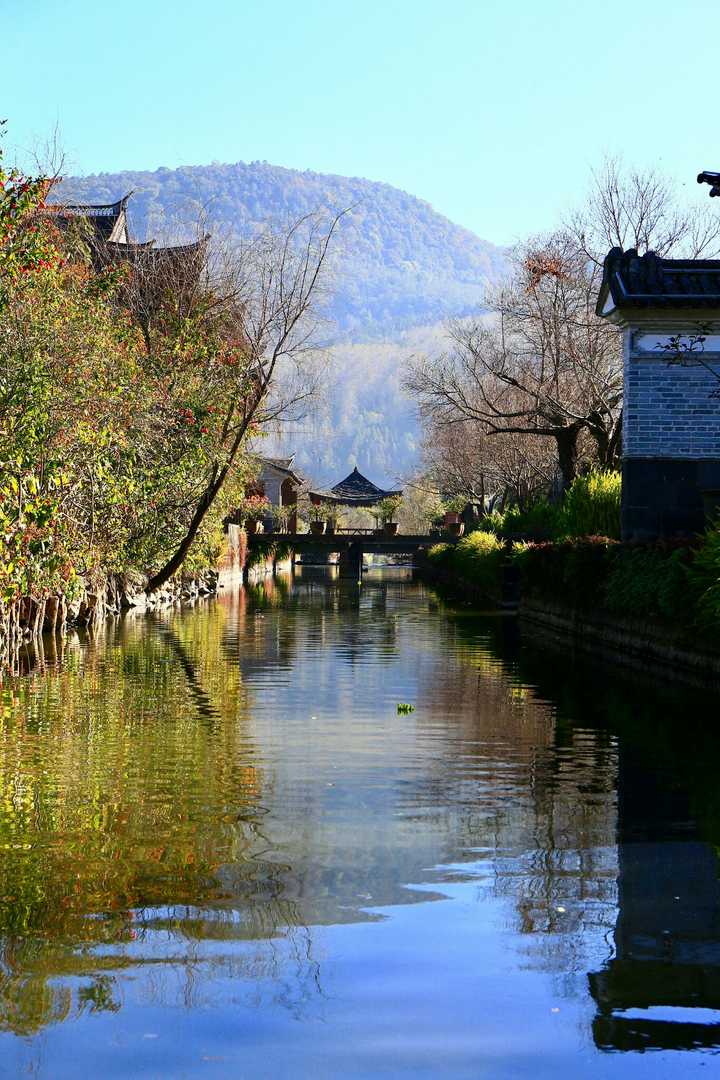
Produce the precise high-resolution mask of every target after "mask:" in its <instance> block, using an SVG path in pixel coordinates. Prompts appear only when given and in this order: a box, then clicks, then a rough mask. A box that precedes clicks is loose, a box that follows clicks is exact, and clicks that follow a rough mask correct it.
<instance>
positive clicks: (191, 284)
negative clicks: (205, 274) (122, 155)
mask: <svg viewBox="0 0 720 1080" xmlns="http://www.w3.org/2000/svg"><path fill="white" fill-rule="evenodd" d="M132 194H133V193H132V192H131V191H129V192H128V193H127V195H123V197H122V198H121V199H118V200H117V202H114V203H55V204H53V203H51V204H48V205H47V206H46V207H45V210H44V211H43V213H44V214H45V215H46V216H48V217H51V218H52V221H53V222H54V223H55V224H56V225H58V226H59V227H60V228H61V229H63V230H67V229H70V228H72V227H73V226H74V225H77V224H79V223H81V224H82V227H83V228H82V239H83V240H85V241H86V242H87V243H88V245H89V247H90V254H91V257H92V260H93V263H94V264H95V266H96V267H97V268H98V269H102V268H103V267H105V266H108V265H111V264H113V263H118V262H125V263H128V264H129V265H130V266H131V267H132V268H133V271H134V273H133V275H132V278H133V287H132V289H131V290H130V295H129V297H128V301H129V303H130V304H131V306H132V307H133V308H134V309H135V312H136V315H137V316H138V318H139V320H140V323H141V325H143V327H144V328H147V324H148V321H149V319H150V318H151V315H152V313H153V312H154V311H156V310H157V308H158V305H159V303H160V299H161V296H162V294H164V293H167V292H168V291H169V292H171V293H172V294H173V296H175V297H176V298H179V300H180V301H182V300H183V298H184V297H189V296H190V295H191V293H192V291H193V290H194V288H195V287H196V285H197V283H198V281H199V279H200V275H201V273H202V270H203V267H204V266H205V263H206V258H207V244H208V241H209V239H210V237H209V236H208V235H204V236H201V237H200V238H199V239H198V240H197V241H195V242H193V243H190V244H177V245H170V246H166V247H157V246H156V242H155V240H146V241H143V242H140V241H137V240H133V239H132V236H131V234H130V226H129V222H128V215H127V206H128V203H129V201H130V198H131V196H132Z"/></svg>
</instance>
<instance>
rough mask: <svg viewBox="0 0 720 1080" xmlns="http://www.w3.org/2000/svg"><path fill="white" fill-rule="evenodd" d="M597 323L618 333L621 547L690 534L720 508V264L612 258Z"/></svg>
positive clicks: (626, 255)
mask: <svg viewBox="0 0 720 1080" xmlns="http://www.w3.org/2000/svg"><path fill="white" fill-rule="evenodd" d="M597 313H598V315H601V316H603V317H605V318H608V319H611V320H612V321H613V322H614V323H616V324H617V325H618V326H620V327H622V329H623V343H624V345H623V355H624V400H623V505H622V528H623V537H624V538H626V539H652V538H655V537H659V536H677V535H682V534H686V533H695V532H698V531H699V530H701V529H702V528H703V527H704V525H705V522H706V513H707V512H708V509H709V508H712V507H713V506H714V505H715V504H717V503H718V502H719V501H720V397H719V396H718V392H719V391H720V261H717V260H698V259H694V260H687V259H661V258H659V257H658V256H657V255H655V254H653V253H652V252H650V253H648V254H646V255H643V256H639V255H638V253H637V251H635V250H630V251H625V252H623V251H621V250H620V248H614V249H613V250H612V251H611V252H610V253H609V254H608V256H607V258H606V259H605V268H604V274H603V282H602V286H601V289H600V295H599V298H598V304H597Z"/></svg>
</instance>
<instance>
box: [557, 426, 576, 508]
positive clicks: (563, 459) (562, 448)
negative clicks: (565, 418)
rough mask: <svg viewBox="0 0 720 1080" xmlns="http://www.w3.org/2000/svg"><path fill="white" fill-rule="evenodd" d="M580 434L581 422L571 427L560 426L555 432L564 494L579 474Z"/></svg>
mask: <svg viewBox="0 0 720 1080" xmlns="http://www.w3.org/2000/svg"><path fill="white" fill-rule="evenodd" d="M579 434H580V425H579V424H571V425H570V426H569V427H565V428H558V429H557V431H556V432H555V436H554V438H555V442H556V444H557V451H558V465H559V467H560V476H561V479H562V492H563V495H564V494H565V492H566V491H567V490H568V488H569V487H570V486H571V484H572V482H573V480H574V479H575V477H576V476H577V462H578V447H577V444H578V435H579Z"/></svg>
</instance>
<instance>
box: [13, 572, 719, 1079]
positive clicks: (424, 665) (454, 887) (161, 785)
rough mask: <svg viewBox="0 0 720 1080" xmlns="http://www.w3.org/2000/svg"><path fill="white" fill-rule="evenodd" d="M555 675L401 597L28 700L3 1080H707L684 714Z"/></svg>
mask: <svg viewBox="0 0 720 1080" xmlns="http://www.w3.org/2000/svg"><path fill="white" fill-rule="evenodd" d="M388 581H389V582H390V583H389V584H388ZM563 667H564V662H563V658H562V657H561V658H560V662H558V661H557V660H556V659H555V657H554V655H553V654H551V653H533V652H520V653H518V651H517V648H516V645H515V643H514V641H513V635H512V632H511V626H510V624H509V623H507V622H506V621H504V620H502V619H494V620H492V619H490V620H487V619H486V620H484V621H483V620H480V619H477V618H473V617H472V616H471V615H470V614H468V613H460V614H458V615H455V614H453V613H452V612H450V613H447V612H445V611H444V610H443V609H442V607H441V606H439V605H438V604H437V602H436V601H435V599H434V598H433V597H432V595H430V594H428V593H427V592H425V591H423V590H422V589H420V588H419V587H417V586H414V585H412V584H410V583H408V582H407V581H406V580H403V575H402V574H397V575H394V579H393V575H387V576H386V577H384V578H383V577H380V576H376V575H373V574H371V575H369V576H368V577H367V578H366V579H365V583H364V584H363V586H362V588H361V589H358V588H357V587H356V586H354V585H346V584H344V583H341V582H339V581H337V580H335V581H328V580H327V578H324V577H323V575H322V574H319V573H317V572H315V573H313V572H308V571H305V572H304V573H303V574H302V575H301V576H299V577H298V578H297V579H296V580H295V581H294V582H293V583H292V584H290V585H287V584H286V585H285V586H284V587H283V588H281V589H278V588H275V587H273V584H272V583H271V582H266V583H263V584H261V585H260V586H258V587H257V588H255V589H251V590H248V592H246V593H242V594H240V595H228V596H226V597H223V598H222V599H221V600H220V601H219V602H218V603H216V604H209V605H207V606H202V607H200V608H198V609H197V610H196V611H195V612H192V613H186V614H184V615H183V616H178V615H174V614H171V615H167V616H160V617H157V618H156V619H139V620H128V621H127V622H126V623H125V624H123V625H122V626H121V627H119V628H118V629H113V628H110V629H109V631H108V634H107V636H106V637H105V638H104V639H101V640H99V641H97V642H95V643H89V642H87V641H85V642H79V641H77V642H74V641H73V640H70V641H69V642H68V644H67V647H66V650H65V655H64V656H63V657H61V658H60V660H59V661H58V663H57V665H56V668H57V670H54V671H49V672H47V673H45V674H37V673H36V674H33V675H31V676H30V677H29V678H26V679H25V680H18V681H16V682H15V683H13V684H12V685H11V686H9V687H8V688H7V690H6V701H7V702H8V703H10V706H11V708H10V710H9V711H10V716H9V717H6V720H5V730H4V737H3V741H2V744H1V746H0V770H1V775H0V778H1V779H2V785H3V786H2V801H1V802H0V898H1V900H2V906H0V931H1V932H2V935H3V937H2V945H1V946H0V949H1V951H0V1008H1V1009H2V1026H3V1028H4V1029H5V1031H6V1034H5V1035H0V1075H11V1076H15V1075H22V1071H21V1070H22V1069H23V1068H29V1069H31V1070H34V1073H33V1072H32V1071H31V1075H40V1076H48V1077H53V1078H55V1077H65V1076H72V1077H75V1076H77V1075H85V1074H87V1075H95V1074H100V1073H107V1074H108V1075H109V1076H111V1077H112V1076H138V1075H147V1076H160V1075H162V1076H172V1077H175V1076H192V1077H194V1076H196V1075H197V1076H213V1077H215V1076H217V1077H225V1076H228V1075H231V1076H235V1075H247V1076H303V1075H308V1076H309V1075H312V1076H328V1077H331V1076H332V1077H334V1076H338V1075H344V1076H351V1077H354V1076H357V1077H361V1076H373V1077H374V1076H396V1075H397V1076H401V1075H402V1076H405V1075H406V1076H413V1077H417V1076H420V1077H424V1076H444V1075H452V1076H473V1077H475V1076H478V1075H486V1076H491V1077H503V1078H504V1077H513V1076H523V1077H525V1076H540V1077H544V1076H548V1077H550V1076H553V1077H556V1076H558V1075H561V1076H568V1077H576V1076H589V1077H596V1076H597V1077H605V1076H608V1077H611V1076H616V1075H622V1076H625V1075H629V1076H648V1077H650V1076H657V1075H667V1076H673V1077H674V1076H685V1075H687V1074H688V1071H694V1070H695V1068H700V1067H703V1069H704V1072H703V1075H704V1074H705V1072H706V1069H707V1065H708V1064H709V1063H710V1062H711V1061H712V1060H713V1058H712V1047H713V1046H714V1043H715V1041H716V1040H715V1036H714V1025H715V1024H716V1023H717V1021H718V1019H719V1018H720V1015H719V1014H718V1013H717V1012H716V1011H715V1009H716V1008H720V998H718V999H717V1000H716V995H715V986H716V982H717V980H716V979H715V972H719V973H720V956H718V957H717V958H716V952H717V950H718V943H719V942H720V927H718V926H717V919H718V904H717V902H716V901H717V896H716V884H717V874H716V873H715V872H714V869H713V868H714V866H715V864H714V862H713V859H714V856H712V849H711V848H710V847H709V845H708V844H707V843H706V842H705V841H706V839H709V838H711V837H709V836H705V835H703V836H702V837H701V836H700V832H699V831H700V830H704V831H705V833H706V834H708V832H709V831H710V832H712V829H713V827H714V821H715V816H714V814H715V808H714V805H711V801H710V802H708V800H707V799H706V800H705V801H704V802H703V798H702V791H703V786H702V772H701V771H699V765H698V763H699V762H701V761H703V760H704V759H705V756H706V755H705V751H704V749H703V746H702V745H700V744H697V743H696V744H693V748H692V752H691V753H690V756H691V757H692V756H693V755H695V759H694V760H693V762H692V764H693V766H694V770H692V769H691V770H689V771H690V772H691V773H692V775H693V776H694V777H695V778H696V779H697V780H698V788H699V792H698V793H696V797H695V805H691V803H692V799H691V798H690V796H689V795H688V782H687V778H686V776H684V775H683V774H682V773H681V772H680V770H679V768H678V757H677V753H676V751H677V738H678V736H677V733H676V732H675V734H673V732H674V731H675V728H674V726H673V725H674V723H675V714H674V711H673V710H675V711H676V712H677V715H678V716H686V714H687V708H688V702H689V701H690V698H689V697H687V696H684V697H682V698H681V697H678V704H677V708H676V706H675V704H674V703H673V702H674V698H673V695H672V694H670V695H664V696H663V699H662V702H663V704H662V709H663V712H664V714H665V716H664V720H663V723H664V725H665V727H664V728H663V730H665V729H666V730H667V731H668V732H670V734H667V736H664V735H663V736H662V737H661V736H660V735H659V734H658V702H659V700H660V699H659V698H658V699H655V698H654V697H653V692H652V691H651V690H648V689H647V688H646V687H645V686H644V684H642V683H640V682H639V681H638V680H625V679H624V678H623V679H620V678H619V677H618V678H616V677H615V676H614V675H613V674H612V673H610V674H608V672H607V671H605V672H597V673H594V672H593V671H592V669H590V668H588V669H586V670H583V671H578V672H575V673H573V671H572V670H570V671H568V670H563ZM692 700H693V702H694V703H695V705H696V708H697V710H698V713H699V715H701V709H702V707H703V705H705V706H707V702H705V703H703V700H702V698H701V697H700V696H698V695H695V696H694V697H693V698H692ZM401 701H402V702H410V703H412V704H413V705H414V706H415V711H414V712H412V713H410V714H408V715H398V713H397V709H396V706H397V703H398V702H401ZM681 704H682V710H684V711H682V710H681ZM651 724H654V728H653V732H654V738H653V740H652V746H651V747H650V750H651V751H652V753H649V754H648V755H646V754H645V748H646V746H647V744H648V739H647V730H646V728H647V727H648V726H649V725H651ZM643 725H646V726H643ZM645 757H647V760H645ZM708 790H709V787H708ZM631 791H634V792H636V796H635V798H634V799H633V797H631V796H630V794H629V792H631ZM638 792H642V793H644V794H645V795H646V796H647V798H643V799H640V798H639V796H638V795H637V793H638ZM667 792H672V797H670V796H668V797H667V798H666V796H665V793H667ZM698 800H699V801H698ZM648 806H650V807H655V810H654V811H653V810H652V809H651V810H648ZM641 807H642V808H644V809H641ZM703 815H704V816H703ZM650 831H652V833H653V835H652V837H651V841H652V843H650V844H649V843H647V842H646V841H647V838H648V836H649V833H650ZM618 835H619V838H620V842H621V843H620V849H618V847H617V839H618ZM678 835H680V836H681V837H682V839H681V840H680V841H678ZM668 841H671V842H668ZM678 843H680V850H679V851H678V850H677V845H678ZM688 845H689V846H688ZM691 849H692V851H691ZM698 852H701V853H705V854H704V855H698ZM685 854H688V856H689V857H688V858H685V857H684V856H685ZM666 856H667V858H666ZM705 856H707V857H705ZM668 864H669V868H668ZM663 865H665V869H666V872H664V873H663V872H658V870H657V868H658V866H663ZM648 868H655V872H654V873H652V874H650V875H648V874H646V873H645V871H646V869H648ZM673 872H675V881H674V884H673V888H674V889H677V890H678V891H680V892H685V894H686V895H685V897H684V898H683V900H682V901H681V902H680V904H679V908H678V911H680V910H681V911H682V915H681V914H677V913H676V911H675V909H674V908H673V906H672V904H669V901H668V900H667V897H665V895H664V894H665V892H666V886H667V885H668V884H669V882H670V881H671V879H672V877H673ZM618 875H620V879H619V884H618ZM689 875H690V878H692V885H693V888H692V890H690V889H689V888H686V889H682V888H681V887H680V886H681V884H682V883H683V882H684V883H685V885H687V884H688V882H689V880H690V878H689ZM678 880H679V881H680V884H678ZM638 882H643V883H644V884H642V887H640V885H638V884H637V883H638ZM691 894H692V895H691ZM618 903H619V904H620V909H618ZM673 904H675V905H676V906H677V905H678V901H673ZM648 912H652V913H654V919H653V917H650V916H648ZM638 920H639V922H640V923H641V924H642V926H643V927H644V928H645V931H646V932H645V934H644V936H642V935H639V933H638ZM664 922H667V923H668V926H667V927H666V926H664V924H663V925H662V926H660V923H664ZM656 924H657V925H656ZM665 931H667V933H665ZM641 937H642V940H641ZM657 963H660V964H661V965H664V966H665V969H669V970H670V972H674V973H675V974H678V973H679V977H680V981H681V983H682V985H683V986H684V987H687V992H688V993H689V994H690V995H696V996H695V997H691V999H689V1001H683V1002H681V1003H680V1005H681V1006H682V1012H679V1011H678V1002H675V1001H673V1002H669V1003H668V1001H667V996H665V997H664V998H663V1000H662V1001H659V1002H658V1001H652V1002H648V996H650V997H652V992H651V989H650V988H651V987H652V986H654V987H655V988H656V993H660V994H661V996H662V994H665V991H664V989H661V990H660V991H657V987H661V988H662V987H664V982H663V979H662V978H660V979H658V972H657V969H656V967H655V965H656V964H657ZM683 980H685V981H684V982H683ZM669 981H670V982H672V977H671V978H670V980H669ZM697 995H699V997H698V996H697ZM689 1004H692V1005H696V1006H697V1007H688V1006H689ZM670 1005H674V1006H675V1007H674V1008H672V1009H671V1012H672V1015H670V1014H669V1013H668V1008H669V1006H670ZM638 1010H639V1011H638ZM696 1029H698V1030H700V1029H702V1030H703V1031H704V1032H705V1033H706V1037H705V1038H704V1039H703V1038H698V1035H697V1031H696ZM13 1033H14V1034H13ZM16 1035H21V1036H24V1038H23V1039H22V1040H18V1039H17V1038H16ZM673 1040H674V1041H673ZM653 1046H657V1047H658V1049H657V1050H655V1052H653V1053H648V1054H639V1053H638V1052H637V1051H638V1050H640V1049H648V1048H652V1047H653ZM693 1047H695V1048H696V1050H697V1052H693V1050H692V1048H693ZM708 1047H709V1048H710V1051H709V1052H708V1049H707V1048H708ZM613 1051H614V1052H613ZM621 1051H627V1052H625V1053H623V1052H621ZM701 1051H702V1052H701ZM5 1062H7V1065H5ZM659 1063H661V1064H662V1069H663V1070H665V1071H664V1072H663V1073H661V1072H659V1071H657V1070H658V1069H659ZM4 1068H6V1069H7V1070H9V1071H7V1072H3V1069H4Z"/></svg>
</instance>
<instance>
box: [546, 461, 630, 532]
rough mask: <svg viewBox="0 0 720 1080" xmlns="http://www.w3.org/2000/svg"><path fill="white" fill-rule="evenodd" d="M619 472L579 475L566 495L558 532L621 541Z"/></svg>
mask: <svg viewBox="0 0 720 1080" xmlns="http://www.w3.org/2000/svg"><path fill="white" fill-rule="evenodd" d="M621 490H622V481H621V477H620V473H619V472H610V471H602V470H600V469H591V470H590V472H588V473H586V474H585V475H584V476H578V477H577V478H576V479H575V480H574V481H573V483H572V486H571V487H570V490H569V491H568V492H567V494H566V495H565V499H564V501H563V505H562V510H561V511H560V515H559V520H558V529H559V531H560V533H561V534H563V535H565V536H575V537H577V536H609V537H612V538H613V539H614V540H619V539H620V494H621Z"/></svg>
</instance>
